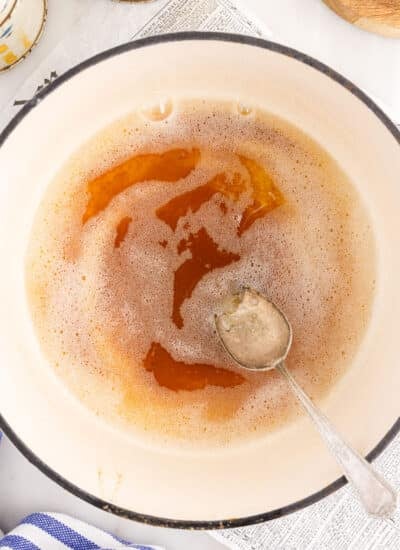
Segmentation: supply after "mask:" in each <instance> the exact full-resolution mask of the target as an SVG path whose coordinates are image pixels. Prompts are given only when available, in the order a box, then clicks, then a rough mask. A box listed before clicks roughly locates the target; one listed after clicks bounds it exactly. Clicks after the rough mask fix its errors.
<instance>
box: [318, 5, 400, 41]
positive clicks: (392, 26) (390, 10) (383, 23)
mask: <svg viewBox="0 0 400 550" xmlns="http://www.w3.org/2000/svg"><path fill="white" fill-rule="evenodd" d="M324 2H325V4H327V5H328V6H329V7H330V8H332V9H333V10H334V11H335V12H336V13H337V14H338V15H340V16H341V17H343V18H344V19H346V20H347V21H349V22H350V23H353V24H354V25H357V26H358V27H361V28H362V29H365V30H367V31H371V32H375V33H378V34H382V35H384V36H389V37H392V38H393V37H394V38H400V0H324Z"/></svg>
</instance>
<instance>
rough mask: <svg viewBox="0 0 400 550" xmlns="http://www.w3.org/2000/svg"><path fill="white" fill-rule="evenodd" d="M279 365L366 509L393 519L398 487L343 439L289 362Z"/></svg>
mask: <svg viewBox="0 0 400 550" xmlns="http://www.w3.org/2000/svg"><path fill="white" fill-rule="evenodd" d="M277 368H278V370H279V372H280V373H281V374H282V375H283V376H284V377H285V378H286V380H287V381H288V383H289V385H290V387H291V389H292V390H293V392H294V393H295V395H296V397H297V398H298V400H299V401H300V402H301V404H302V405H303V407H304V409H305V410H306V411H307V412H308V414H309V416H310V418H311V419H312V420H313V422H314V424H315V426H316V428H317V429H318V431H319V433H320V434H321V436H322V438H323V439H324V440H325V442H326V444H327V446H328V448H329V450H330V452H331V453H332V455H333V456H334V457H335V458H336V461H337V462H338V463H339V464H340V466H341V467H342V469H343V472H344V474H345V476H346V478H347V479H348V481H349V482H350V483H351V484H352V485H353V487H354V488H355V490H356V492H357V493H358V496H359V498H360V500H361V502H362V504H363V506H364V508H365V510H366V511H367V512H368V513H369V514H370V515H371V516H375V517H378V518H390V517H391V516H392V515H393V513H394V512H395V510H396V503H397V495H396V492H395V491H394V489H393V488H392V487H391V486H390V485H389V484H388V483H387V482H386V481H385V480H384V479H383V478H382V477H381V476H380V475H379V474H378V472H377V471H376V470H375V469H374V468H373V467H372V466H371V464H370V463H369V462H367V461H366V460H365V459H364V458H363V457H362V456H361V455H360V454H359V453H358V452H357V451H356V450H355V449H353V448H352V447H350V445H348V444H347V443H346V442H345V441H344V440H343V438H342V437H341V436H340V435H339V434H338V432H337V431H336V429H335V428H334V427H333V426H332V424H331V423H330V421H329V420H328V419H327V418H326V416H325V415H324V414H323V413H322V412H321V411H320V410H319V409H318V408H317V407H316V406H315V405H314V404H313V402H312V401H311V399H310V398H309V397H308V395H307V394H306V393H304V391H303V390H302V388H301V387H300V386H299V385H298V383H297V382H296V380H295V379H294V378H293V376H292V375H291V373H290V372H289V370H288V369H287V368H286V366H285V364H284V363H281V364H280V365H279V366H278V367H277Z"/></svg>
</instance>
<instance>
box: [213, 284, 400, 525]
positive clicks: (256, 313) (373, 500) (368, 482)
mask: <svg viewBox="0 0 400 550" xmlns="http://www.w3.org/2000/svg"><path fill="white" fill-rule="evenodd" d="M215 324H216V327H217V332H218V335H219V337H220V339H221V341H222V344H223V346H224V347H225V349H226V351H227V352H228V353H229V354H230V356H231V357H232V358H233V359H234V360H235V361H236V362H237V363H238V364H239V365H240V366H241V367H243V368H245V369H250V370H253V371H254V370H257V371H267V370H270V369H274V368H276V369H278V371H279V372H280V373H281V374H282V375H283V376H284V377H285V378H286V380H287V382H288V383H289V386H290V388H291V390H292V391H293V393H294V394H295V395H296V397H297V399H298V400H299V401H300V403H301V404H302V405H303V407H304V409H305V410H306V412H307V413H308V415H309V416H310V418H311V420H312V421H313V422H314V425H315V427H316V428H317V430H318V431H319V433H320V435H321V436H322V439H323V440H324V441H325V443H326V444H327V447H328V449H329V450H330V452H331V454H332V456H333V457H334V458H335V459H336V461H337V462H338V463H339V464H340V466H341V468H342V470H343V473H344V475H345V476H346V478H347V479H348V481H349V482H350V483H351V484H352V485H353V487H354V488H355V490H356V492H357V494H358V496H359V499H360V501H361V503H362V504H363V506H364V508H365V510H366V511H367V512H368V513H369V514H370V515H371V516H374V517H377V518H381V519H385V520H388V519H390V518H391V516H392V515H393V513H394V512H395V510H396V502H397V495H396V492H395V491H394V490H393V489H392V487H390V485H389V484H388V483H387V482H386V481H385V480H384V479H383V478H382V477H381V476H380V475H379V474H378V472H377V471H376V470H375V469H374V468H373V467H372V466H371V464H369V462H367V461H366V460H365V459H364V458H363V457H362V456H361V455H360V454H359V453H358V452H357V451H356V450H355V449H353V448H352V447H351V446H350V445H349V444H348V443H346V442H345V441H344V440H343V438H342V436H341V435H339V434H338V432H337V431H336V429H335V428H334V427H333V426H332V424H331V423H330V421H329V420H328V419H327V418H326V416H325V415H324V414H323V413H322V412H321V411H320V410H319V409H318V408H317V407H316V406H315V405H314V403H313V402H312V401H311V399H310V398H309V397H308V396H307V395H306V394H305V393H304V391H303V390H302V388H301V387H300V386H299V385H298V383H297V382H296V380H295V379H294V378H293V376H292V375H291V373H290V371H289V370H288V369H287V368H286V366H285V363H284V361H285V359H286V357H287V355H288V353H289V350H290V346H291V344H292V327H291V325H290V323H289V321H288V319H287V317H286V316H285V314H284V313H283V312H282V311H281V310H280V309H279V308H278V307H277V306H276V305H275V304H274V303H273V302H271V301H270V300H268V299H267V298H265V297H264V296H262V295H261V294H259V293H258V292H256V291H255V290H252V289H249V288H245V289H243V290H242V291H240V292H238V293H236V294H233V295H231V296H230V297H228V298H227V300H226V301H225V303H224V305H223V311H221V312H220V313H218V314H216V315H215Z"/></svg>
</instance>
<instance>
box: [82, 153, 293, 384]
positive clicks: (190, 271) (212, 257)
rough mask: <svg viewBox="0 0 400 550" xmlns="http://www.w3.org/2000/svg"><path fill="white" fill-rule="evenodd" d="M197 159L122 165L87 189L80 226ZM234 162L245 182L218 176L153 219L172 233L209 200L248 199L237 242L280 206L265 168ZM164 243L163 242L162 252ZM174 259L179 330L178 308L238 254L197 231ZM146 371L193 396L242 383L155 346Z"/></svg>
mask: <svg viewBox="0 0 400 550" xmlns="http://www.w3.org/2000/svg"><path fill="white" fill-rule="evenodd" d="M199 159H200V151H199V150H198V149H191V150H185V149H173V150H170V151H166V152H165V153H162V154H147V155H135V156H133V157H131V158H129V159H128V160H126V161H125V162H124V163H122V164H120V165H118V166H116V167H114V168H112V169H111V170H109V171H108V172H105V173H104V174H102V175H101V176H99V177H97V178H96V179H94V180H92V181H90V182H89V183H88V184H87V191H88V195H89V201H88V204H87V206H86V209H85V212H84V214H83V217H82V224H85V223H87V222H88V221H89V220H90V219H91V218H93V217H95V216H97V215H98V214H99V212H101V211H102V210H104V209H105V208H106V207H107V206H108V205H109V204H110V202H111V201H112V200H113V198H114V197H115V196H116V195H118V194H120V193H122V192H123V191H125V190H126V189H128V188H129V187H132V186H133V185H136V184H139V183H143V182H151V181H154V180H156V181H162V182H165V183H169V184H173V183H174V182H177V181H179V180H180V179H182V178H185V177H186V176H188V175H189V173H190V172H191V171H192V170H194V169H195V168H196V165H197V163H198V161H199ZM239 159H240V162H241V163H242V164H243V166H245V167H246V169H247V170H248V175H249V177H248V180H246V179H244V178H242V177H241V175H240V174H238V173H234V174H233V178H232V181H231V180H230V178H229V175H228V174H225V173H220V174H217V175H216V176H214V177H213V178H212V179H211V180H209V181H208V182H206V183H205V184H203V185H200V186H198V187H195V188H193V189H191V190H190V191H187V192H185V193H182V194H179V195H176V196H175V197H174V198H173V199H171V200H170V201H168V202H167V203H166V204H162V205H161V206H159V208H157V210H156V216H157V217H158V218H160V220H162V221H163V222H165V223H166V224H167V225H169V226H170V227H171V229H172V230H173V231H175V229H176V227H177V225H178V222H179V220H180V219H181V218H183V217H184V216H185V215H186V214H187V213H188V212H189V211H191V212H193V213H196V212H197V211H198V210H199V209H200V207H201V206H202V205H203V204H205V203H206V202H208V201H209V200H210V199H211V198H212V197H213V196H214V195H219V196H220V198H223V199H224V201H225V202H222V203H221V205H223V208H222V212H223V213H224V209H228V208H229V206H228V205H229V203H231V202H232V201H237V199H238V198H239V197H240V195H241V194H242V193H245V192H247V193H248V194H249V196H250V201H249V204H248V205H246V207H245V209H244V210H243V212H242V213H241V220H240V223H239V224H238V227H237V234H238V236H239V237H240V236H241V235H242V234H243V233H244V232H245V231H246V230H247V229H249V228H250V227H251V226H252V225H253V223H255V222H256V220H257V219H259V218H262V217H264V216H266V215H267V214H268V213H269V212H270V211H272V210H273V209H274V208H277V207H279V206H280V205H281V204H283V200H284V199H283V196H282V194H281V192H280V191H279V189H278V187H277V186H276V185H275V183H274V182H273V179H272V177H271V176H270V175H269V174H268V173H267V171H266V170H265V168H263V167H262V166H260V165H259V164H257V162H255V161H253V160H251V159H249V158H246V157H244V156H239ZM131 222H132V218H131V217H129V216H125V217H123V218H122V219H121V220H120V221H119V223H118V225H117V227H116V236H115V241H114V246H115V247H116V248H119V247H120V246H121V245H122V244H123V241H124V239H125V237H126V233H127V231H128V229H129V226H130V225H131ZM167 245H168V241H167V240H166V241H163V244H162V246H164V247H166V246H167ZM177 251H178V254H181V253H182V252H185V251H190V253H191V257H190V259H187V260H185V261H184V262H183V263H182V264H181V265H180V266H179V268H178V269H177V270H176V271H175V273H174V294H173V308H172V312H171V319H172V322H173V323H174V324H175V325H176V326H177V327H178V328H179V329H181V328H182V327H183V324H184V320H183V317H182V315H181V311H180V309H181V305H182V303H183V302H184V301H185V300H189V299H190V297H191V295H192V293H193V291H194V289H195V287H196V285H197V284H198V283H199V281H200V280H201V279H202V278H203V277H204V276H205V275H207V273H209V272H210V271H213V270H214V269H217V268H223V267H226V266H228V265H229V264H231V263H232V262H237V261H238V260H240V256H239V255H238V254H234V253H232V252H230V251H228V250H224V249H220V248H219V247H218V244H217V243H216V242H214V241H213V239H212V238H211V237H210V235H209V234H208V232H207V228H206V227H201V228H200V229H199V230H198V231H197V232H196V233H189V234H188V237H187V238H185V239H182V240H181V241H180V242H179V243H178V246H177ZM144 367H145V368H146V370H148V371H150V372H153V373H154V377H155V380H156V381H157V382H158V384H160V385H161V386H164V387H166V388H169V389H171V390H189V391H191V390H197V389H202V388H204V387H205V386H207V385H213V386H221V387H234V386H236V385H238V384H241V383H242V382H244V380H245V378H244V377H243V376H242V375H240V374H238V373H235V372H232V371H230V370H228V369H223V368H220V367H216V366H213V365H204V364H186V363H184V362H183V361H175V360H174V359H173V358H172V357H171V355H170V354H169V353H168V351H167V350H165V349H164V348H162V346H161V345H160V344H159V343H157V342H152V344H151V346H150V350H149V352H148V353H147V355H146V358H145V360H144Z"/></svg>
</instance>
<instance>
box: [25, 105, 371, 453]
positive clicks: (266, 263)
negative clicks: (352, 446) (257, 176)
mask: <svg viewBox="0 0 400 550" xmlns="http://www.w3.org/2000/svg"><path fill="white" fill-rule="evenodd" d="M235 105H237V104H236V103H223V102H211V101H209V102H204V101H180V102H174V104H173V108H172V107H171V111H170V110H169V109H170V106H172V102H170V101H167V105H166V107H165V109H160V110H159V113H160V116H161V114H163V116H164V115H166V117H167V118H166V119H165V120H168V124H164V123H163V124H160V123H159V122H160V121H161V122H162V121H163V120H164V119H163V118H161V119H160V118H157V117H156V118H155V119H154V118H152V117H150V118H146V116H143V112H141V113H133V114H131V115H129V116H127V117H126V118H125V119H123V120H120V121H117V122H115V123H114V124H113V125H111V126H110V127H109V128H106V129H105V130H103V131H102V132H100V133H99V134H98V135H97V136H95V137H94V138H93V139H92V140H91V141H89V142H88V143H87V144H85V145H84V146H83V147H82V148H81V149H80V150H79V151H77V153H76V154H75V155H74V156H73V157H72V158H71V159H70V161H69V162H68V163H67V164H66V165H65V166H64V167H63V168H62V170H61V171H60V173H59V174H58V176H57V177H56V178H55V181H54V182H53V183H52V184H51V186H50V187H49V189H48V191H47V193H46V195H45V197H44V198H43V201H42V204H41V206H40V207H39V211H38V214H37V218H36V222H35V225H34V228H33V232H32V239H31V243H30V246H29V250H28V256H27V268H26V279H27V288H28V295H29V300H30V305H31V311H32V317H33V320H34V324H35V326H36V329H37V334H38V337H39V340H40V342H41V345H42V348H43V351H44V353H45V355H46V356H47V357H48V358H49V360H50V362H51V363H52V364H53V365H56V364H57V365H58V366H57V373H58V375H59V376H60V377H62V379H63V380H64V381H65V383H66V384H68V386H69V387H70V388H71V391H73V392H74V393H75V394H76V395H77V396H78V397H79V399H81V400H82V401H83V402H84V403H85V404H86V405H87V406H88V407H90V408H91V409H92V410H93V411H94V412H95V413H96V414H98V415H100V416H101V417H103V418H104V419H105V420H106V421H107V422H110V423H112V424H113V425H114V426H116V427H118V428H120V429H122V430H124V431H126V432H127V433H129V434H132V436H135V435H138V434H139V435H140V437H146V438H147V439H148V440H150V441H152V442H153V443H154V444H157V445H158V444H160V445H165V444H166V443H168V444H171V445H180V446H181V447H182V448H183V447H185V446H189V447H193V446H195V447H196V448H199V447H201V446H205V447H210V446H212V447H214V446H224V445H228V444H229V445H233V444H234V443H238V444H239V443H240V442H242V441H245V440H246V439H251V438H255V437H260V436H262V435H264V434H265V433H268V432H269V431H270V430H271V429H274V428H276V427H279V426H281V425H282V424H284V423H285V422H287V421H288V420H290V419H291V418H293V417H294V416H295V414H296V407H295V404H294V400H293V399H292V397H291V395H290V392H289V391H288V389H287V387H286V385H285V382H284V381H283V380H282V379H281V378H280V377H279V374H278V373H276V372H267V373H249V374H247V373H246V374H245V376H246V379H247V381H246V383H244V384H242V385H239V386H236V387H234V388H228V389H222V388H218V387H213V386H208V387H207V388H205V389H204V390H201V391H194V392H189V391H178V392H174V391H171V390H168V389H167V388H163V387H160V386H159V385H158V384H157V382H156V381H155V379H154V376H153V374H152V373H151V372H147V371H146V370H145V369H144V368H143V366H142V362H143V359H144V357H145V356H146V353H147V351H148V350H149V347H150V345H151V343H152V342H158V343H159V344H161V345H162V346H163V347H164V348H165V349H167V350H168V352H169V354H170V355H172V356H173V357H174V358H175V359H176V360H177V361H184V362H186V363H210V364H214V365H216V366H220V367H224V368H233V369H235V368H236V367H234V366H233V367H232V363H231V362H230V360H229V358H228V357H227V355H226V353H225V352H224V351H223V350H222V348H221V346H220V343H219V341H218V339H217V336H216V334H215V327H214V321H213V314H214V311H215V307H216V304H217V303H219V302H220V301H221V299H222V298H223V297H224V296H225V295H226V294H228V293H231V292H232V291H233V290H235V289H237V287H238V286H240V285H248V286H251V287H253V288H255V289H256V290H258V291H260V292H262V293H265V294H266V295H268V296H269V297H270V298H271V299H272V300H273V301H274V302H275V303H276V304H277V305H278V306H279V307H280V308H281V309H282V310H283V311H284V312H285V313H286V314H287V316H288V318H289V319H290V321H291V323H292V326H293V332H294V342H293V348H292V352H291V354H290V357H289V360H288V364H289V367H290V368H291V369H292V371H293V372H294V374H295V376H296V377H297V379H298V380H299V382H300V383H302V384H303V386H304V388H305V390H306V391H310V393H311V394H312V395H313V396H314V398H316V399H318V398H320V397H321V396H323V395H324V394H325V393H326V392H327V391H328V390H329V388H330V387H331V386H332V385H333V384H334V383H335V382H336V381H337V380H338V378H339V377H340V376H341V375H342V373H343V372H344V370H345V369H346V367H347V366H348V365H349V364H350V363H351V359H352V357H353V356H354V353H355V351H356V349H357V347H358V345H359V342H360V340H361V339H362V335H363V333H364V330H365V327H366V325H367V323H368V319H369V313H370V307H371V302H372V297H373V280H374V278H375V274H374V254H373V248H374V245H373V237H372V233H371V230H370V227H369V220H368V217H367V215H366V213H365V212H364V209H363V206H362V203H361V201H360V200H359V197H358V196H357V195H356V193H355V191H354V189H353V187H352V186H351V184H350V182H349V181H348V180H347V178H346V177H345V175H344V174H343V173H342V172H341V171H340V169H339V167H338V166H337V165H336V163H335V162H334V161H333V160H332V159H331V158H330V157H329V156H328V155H327V154H326V153H325V152H324V151H322V150H321V149H320V148H319V146H318V145H317V144H315V143H314V142H313V141H311V140H310V139H309V138H308V137H306V136H305V135H303V134H302V133H301V132H299V131H298V130H296V129H295V128H293V127H292V126H289V125H288V124H286V123H284V122H282V121H281V120H279V119H277V118H274V117H272V116H271V115H268V114H266V113H262V112H259V111H257V110H256V109H252V111H251V116H247V115H248V114H249V113H247V114H246V113H238V111H237V109H235ZM243 114H245V115H246V116H242V115H243ZM164 118H165V117H164ZM194 146H195V147H198V148H200V150H201V159H200V162H199V164H198V166H197V167H196V169H195V170H194V171H192V172H191V173H190V174H189V175H188V176H187V177H186V178H185V179H184V180H180V181H178V182H176V183H173V184H165V183H160V182H156V181H154V182H149V183H144V184H138V185H135V186H133V187H131V188H128V189H126V190H125V191H124V192H123V193H120V194H119V195H117V196H115V197H114V199H113V200H112V202H111V203H110V204H109V205H108V207H107V208H105V209H104V210H103V211H102V212H101V213H100V214H99V215H98V216H96V217H94V218H93V219H91V220H90V221H88V223H87V224H85V226H83V225H82V213H83V212H84V211H85V207H86V204H87V200H88V195H87V192H86V184H87V182H88V181H89V180H91V179H93V178H94V177H96V176H98V175H99V174H101V173H103V172H104V171H105V170H107V169H109V168H110V167H112V166H114V165H116V164H118V163H120V162H122V161H124V160H126V159H127V158H128V157H130V156H132V155H135V154H142V153H148V152H152V153H160V152H164V151H167V150H169V149H173V148H177V147H184V148H187V149H189V148H192V147H194ZM238 153H240V154H241V155H246V156H248V157H249V158H252V159H254V160H256V161H257V162H259V163H261V164H262V165H264V166H265V167H266V169H267V170H268V171H269V172H270V173H271V175H272V176H273V178H274V180H275V182H276V184H277V185H278V187H279V189H280V191H281V192H282V193H283V195H284V197H285V199H286V201H285V203H284V205H283V206H281V207H279V208H277V209H275V210H274V211H273V212H270V213H269V214H268V216H266V217H265V218H263V219H260V220H258V221H257V222H256V223H255V224H254V225H253V226H251V228H250V229H248V230H247V231H246V232H244V233H243V235H242V236H241V238H240V239H239V238H238V237H237V225H238V223H240V219H241V215H242V212H243V208H244V206H245V205H246V204H247V203H248V201H249V199H250V197H249V196H248V195H246V194H243V195H242V196H241V197H240V199H239V201H238V202H237V203H233V202H230V201H228V200H227V199H226V198H223V197H221V196H220V195H218V194H216V195H214V196H213V197H212V198H211V199H210V200H209V201H208V202H207V203H205V204H203V205H202V206H201V208H200V209H199V210H198V211H197V212H195V213H193V212H189V213H188V214H187V215H186V216H185V217H184V218H182V219H180V220H179V222H178V225H177V227H176V230H175V232H174V231H172V229H171V228H170V227H169V226H168V225H167V224H166V223H164V222H163V221H161V220H160V219H158V218H157V217H156V216H155V215H154V212H155V210H156V209H157V208H158V207H159V206H160V205H162V204H165V203H166V202H168V201H169V200H171V198H173V197H175V196H176V195H178V194H181V193H183V192H186V191H188V190H190V189H193V188H195V187H197V186H199V185H202V184H204V183H205V182H207V181H208V180H209V179H210V178H211V177H214V176H215V175H216V174H217V173H220V172H221V171H223V172H225V173H228V174H231V175H232V174H233V173H234V172H238V173H240V175H241V176H242V177H243V178H245V177H248V174H247V173H246V170H245V168H244V167H243V166H242V165H241V163H240V162H239V161H238V157H237V154H238ZM222 200H224V204H225V210H224V209H221V201H222ZM127 217H129V218H130V219H131V222H130V223H129V229H128V230H127V232H126V235H125V236H124V239H123V241H122V242H121V243H120V246H119V247H117V248H116V247H115V246H114V244H115V238H116V231H117V227H118V225H119V223H120V222H121V220H123V219H125V218H127ZM201 227H206V228H207V232H208V233H209V235H210V237H211V238H212V239H213V240H214V241H215V242H216V243H217V244H218V246H219V247H220V248H221V249H225V250H228V251H230V252H232V253H235V254H238V255H239V256H240V260H239V261H237V262H234V263H232V264H230V265H229V266H227V267H225V268H223V269H216V270H214V271H211V272H210V273H208V274H207V275H206V276H205V277H204V278H203V279H202V280H201V281H200V282H199V284H198V285H197V286H196V288H195V289H194V291H193V294H192V297H191V299H190V300H185V301H184V303H183V305H182V308H181V314H182V316H183V319H184V326H183V328H182V329H181V330H179V329H178V328H177V327H176V326H175V325H174V324H173V323H172V322H171V308H172V291H173V273H174V271H175V270H176V269H177V268H178V267H179V266H180V265H181V264H182V262H183V261H184V260H185V259H187V258H188V257H190V252H189V251H186V252H184V253H183V254H179V253H178V251H177V247H178V243H179V242H180V241H181V240H182V239H184V238H187V237H188V235H189V234H190V233H195V232H197V231H198V230H199V229H200V228H201ZM161 243H167V244H165V245H164V244H161ZM185 254H186V256H185ZM360 265H362V266H363V269H362V270H361V269H359V267H358V266H360ZM241 373H242V374H243V371H242V372H241Z"/></svg>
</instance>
